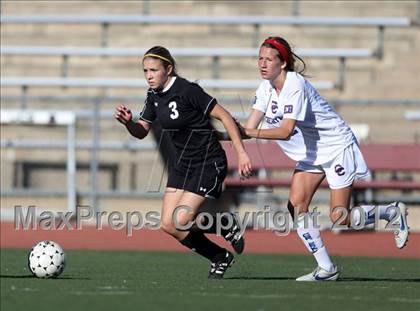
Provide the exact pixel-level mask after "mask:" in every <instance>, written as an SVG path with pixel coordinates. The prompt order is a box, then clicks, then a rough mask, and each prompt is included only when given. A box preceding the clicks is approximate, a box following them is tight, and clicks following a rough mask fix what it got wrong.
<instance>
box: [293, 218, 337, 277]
mask: <svg viewBox="0 0 420 311" xmlns="http://www.w3.org/2000/svg"><path fill="white" fill-rule="evenodd" d="M305 215H308V214H301V215H299V217H298V221H297V234H298V235H299V237H300V239H301V240H302V241H303V244H305V246H306V248H307V249H308V250H309V251H310V252H311V253H312V254H313V255H314V257H315V260H316V261H317V263H318V266H320V267H321V268H322V269H324V270H327V271H331V270H332V268H333V266H334V264H333V263H332V261H331V258H330V256H329V255H328V252H327V249H326V248H325V246H324V242H323V241H322V238H321V234H320V231H319V229H318V228H315V227H314V224H313V221H312V217H310V216H309V215H308V216H307V217H306V218H307V219H306V224H305Z"/></svg>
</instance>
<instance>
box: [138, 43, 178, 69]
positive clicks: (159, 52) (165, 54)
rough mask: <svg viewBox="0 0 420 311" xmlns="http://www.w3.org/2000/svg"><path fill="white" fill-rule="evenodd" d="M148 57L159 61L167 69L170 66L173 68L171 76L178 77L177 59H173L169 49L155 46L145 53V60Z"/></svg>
mask: <svg viewBox="0 0 420 311" xmlns="http://www.w3.org/2000/svg"><path fill="white" fill-rule="evenodd" d="M146 57H153V58H155V59H159V60H160V61H161V62H162V64H163V66H164V67H165V69H168V67H169V66H172V72H171V76H177V75H178V74H177V72H176V62H175V59H174V58H173V57H172V55H171V53H170V52H169V51H168V49H166V48H164V47H163V46H154V47H152V48H151V49H149V50H148V51H147V52H146V53H144V56H143V60H144V59H145V58H146Z"/></svg>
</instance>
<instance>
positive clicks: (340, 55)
mask: <svg viewBox="0 0 420 311" xmlns="http://www.w3.org/2000/svg"><path fill="white" fill-rule="evenodd" d="M169 50H170V51H171V54H172V55H173V56H174V57H210V58H212V78H213V79H219V78H220V59H221V58H225V57H236V58H238V57H241V58H242V57H249V58H255V57H257V56H258V49H257V48H219V47H215V48H170V49H169ZM0 51H1V54H2V55H13V56H16V55H20V56H58V57H61V77H63V78H65V77H68V71H69V58H70V57H74V56H83V57H95V56H96V57H108V56H110V57H141V55H143V54H144V53H145V52H146V51H147V49H146V48H133V47H106V48H104V47H75V46H66V47H61V46H2V47H1V49H0ZM295 53H297V54H298V55H299V56H300V57H311V58H336V59H338V60H339V67H338V74H337V82H336V83H335V85H336V87H337V88H339V89H342V88H343V87H344V80H345V71H346V68H345V67H346V61H347V59H349V58H370V57H373V56H375V53H374V51H371V50H369V49H350V48H347V49H345V48H322V49H315V48H313V49H310V48H306V49H296V50H295Z"/></svg>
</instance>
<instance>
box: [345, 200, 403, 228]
mask: <svg viewBox="0 0 420 311" xmlns="http://www.w3.org/2000/svg"><path fill="white" fill-rule="evenodd" d="M392 206H394V204H389V205H377V206H376V205H361V206H359V207H357V208H355V209H354V210H353V223H354V224H355V225H356V226H359V225H360V224H361V221H362V217H364V220H365V225H370V224H373V223H374V222H375V211H376V210H377V211H378V213H379V219H384V220H386V221H390V220H391V219H392V218H394V217H395V215H396V213H397V212H396V209H395V208H392ZM361 210H362V211H363V215H362V214H361Z"/></svg>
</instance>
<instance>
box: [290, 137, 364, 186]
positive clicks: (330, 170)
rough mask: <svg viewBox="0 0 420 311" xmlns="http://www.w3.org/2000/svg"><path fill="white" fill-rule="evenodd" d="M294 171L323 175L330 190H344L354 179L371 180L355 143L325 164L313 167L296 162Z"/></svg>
mask: <svg viewBox="0 0 420 311" xmlns="http://www.w3.org/2000/svg"><path fill="white" fill-rule="evenodd" d="M296 169H297V170H300V171H304V172H309V173H325V177H326V178H327V181H328V185H329V186H330V188H331V189H341V188H346V187H348V186H350V185H352V184H353V182H354V181H355V180H356V179H357V180H369V179H370V178H371V175H370V171H369V169H368V167H367V165H366V162H365V159H364V158H363V155H362V152H361V151H360V148H359V146H358V145H357V144H356V143H353V144H351V145H349V146H348V147H346V148H345V149H344V150H343V151H342V152H341V153H340V154H338V155H337V156H336V157H335V158H334V159H332V160H331V161H329V162H327V163H324V164H321V165H313V164H308V163H305V162H298V163H297V164H296Z"/></svg>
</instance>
